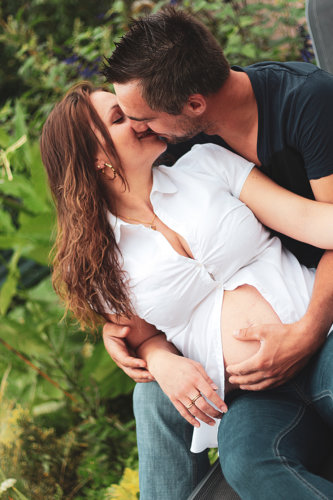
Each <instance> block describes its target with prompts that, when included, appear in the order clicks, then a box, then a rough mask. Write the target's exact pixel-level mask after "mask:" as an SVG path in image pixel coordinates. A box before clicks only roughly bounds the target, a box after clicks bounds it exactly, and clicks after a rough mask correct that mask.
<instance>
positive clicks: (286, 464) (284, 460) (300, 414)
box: [274, 407, 329, 500]
mask: <svg viewBox="0 0 333 500" xmlns="http://www.w3.org/2000/svg"><path fill="white" fill-rule="evenodd" d="M305 410H306V408H305V407H304V408H300V410H299V412H298V415H297V416H296V417H295V419H294V421H293V422H292V423H291V424H290V425H289V426H288V427H287V428H286V429H285V430H284V431H281V432H280V434H279V435H278V437H277V438H276V441H275V444H274V452H275V455H276V456H277V457H278V458H279V459H280V460H281V463H282V465H283V466H284V467H285V468H286V469H287V470H288V471H289V472H291V474H293V475H294V476H296V477H297V478H298V479H299V480H300V481H301V482H302V483H303V484H304V486H305V487H307V488H308V489H309V490H310V491H311V492H312V493H315V494H316V495H317V496H318V498H321V499H322V500H329V499H328V497H326V496H325V495H323V494H322V493H321V492H320V491H318V490H317V488H315V487H314V486H312V485H311V484H310V483H308V482H307V481H306V479H304V478H303V477H302V476H301V475H300V474H299V473H298V472H297V471H295V470H294V468H293V467H292V465H291V464H290V463H289V461H288V459H287V458H286V457H285V456H283V455H281V454H280V452H279V445H280V442H281V440H282V439H283V438H284V437H285V436H286V435H287V434H288V432H290V431H291V430H292V429H293V428H295V427H296V426H297V424H298V423H299V422H300V421H301V419H302V417H303V415H304V413H305Z"/></svg>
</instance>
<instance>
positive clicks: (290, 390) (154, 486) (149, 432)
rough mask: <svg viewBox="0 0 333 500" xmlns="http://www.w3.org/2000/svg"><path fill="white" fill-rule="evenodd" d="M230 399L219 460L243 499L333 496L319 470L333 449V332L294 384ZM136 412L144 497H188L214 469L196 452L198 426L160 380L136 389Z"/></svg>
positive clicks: (174, 499)
mask: <svg viewBox="0 0 333 500" xmlns="http://www.w3.org/2000/svg"><path fill="white" fill-rule="evenodd" d="M227 403H228V406H229V411H228V412H227V413H226V414H225V415H224V417H223V419H222V421H221V424H220V427H219V452H220V461H221V466H222V470H223V473H224V475H225V477H226V479H227V481H228V482H229V483H230V484H231V486H232V487H233V488H234V490H235V491H237V493H238V494H239V496H240V497H241V498H242V500H248V499H249V500H250V499H255V500H267V499H268V498H269V499H270V500H275V499H281V500H285V499H288V500H308V499H309V500H310V499H311V500H313V499H317V498H318V499H319V498H320V499H327V500H329V499H333V483H331V482H329V481H327V480H325V479H322V478H321V477H319V476H318V475H317V474H316V472H317V471H318V469H319V467H320V465H321V463H322V461H323V460H324V459H325V458H326V455H327V454H328V453H329V451H332V438H331V436H330V434H331V433H332V429H333V334H332V335H330V337H329V338H328V340H327V341H326V343H325V345H324V346H323V348H322V349H321V350H320V351H319V352H318V353H317V354H316V355H315V356H314V357H313V358H312V360H311V361H310V362H309V363H308V365H307V366H306V367H305V368H304V369H303V370H302V372H301V373H300V374H298V375H297V376H296V377H295V378H294V379H292V381H290V382H288V383H287V384H285V385H283V386H281V387H279V388H276V389H272V390H267V391H261V392H250V391H235V392H234V393H231V394H230V395H229V396H228V398H227ZM134 409H135V416H136V420H137V432H138V448H139V461H140V466H139V469H140V491H141V497H140V498H141V500H155V499H156V498H159V499H163V500H164V499H165V500H166V499H168V500H185V499H186V498H187V496H188V495H189V494H190V493H191V491H192V490H193V487H194V486H195V483H196V482H197V481H198V480H200V477H201V476H202V475H203V474H204V473H205V472H206V470H207V456H206V454H205V453H201V454H198V455H193V454H192V453H190V451H189V448H190V442H191V434H192V432H191V431H192V429H191V426H190V425H189V424H187V422H186V421H185V420H184V419H182V417H180V415H178V413H177V411H176V410H175V409H174V407H173V406H172V404H171V403H170V402H169V401H168V399H167V398H166V397H165V396H164V395H163V393H162V391H161V390H160V389H159V388H158V386H157V385H156V384H139V385H138V386H137V388H136V391H135V397H134ZM200 472H201V474H200Z"/></svg>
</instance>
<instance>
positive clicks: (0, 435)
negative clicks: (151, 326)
mask: <svg viewBox="0 0 333 500" xmlns="http://www.w3.org/2000/svg"><path fill="white" fill-rule="evenodd" d="M168 3H169V2H165V1H164V2H153V1H152V0H139V1H138V0H136V1H133V0H115V1H111V2H110V1H109V0H101V1H99V2H91V1H88V0H80V2H79V1H78V0H31V1H30V2H26V3H23V4H22V2H21V1H19V0H11V1H10V2H8V1H7V2H6V1H4V2H2V3H1V4H0V50H1V56H2V57H1V62H2V64H1V68H0V96H1V98H0V99H1V100H0V321H1V331H0V374H2V381H1V385H0V493H1V494H2V497H1V498H4V499H6V498H8V499H9V498H14V499H15V500H16V499H23V498H27V499H29V500H30V499H32V498H33V499H34V500H35V499H36V500H38V499H45V498H52V499H54V500H56V499H68V500H69V499H72V498H77V499H82V500H83V499H91V500H95V499H96V498H101V499H103V498H104V499H105V500H106V499H110V500H111V499H117V498H118V499H119V500H120V499H124V500H125V498H126V500H129V499H130V498H136V497H137V490H138V485H137V473H136V468H137V450H136V445H135V430H134V421H133V415H132V413H131V392H132V389H133V382H132V381H131V380H130V379H129V378H128V377H126V375H124V373H123V372H121V371H120V370H119V369H118V368H117V367H116V366H115V364H114V363H113V362H112V361H111V360H110V358H109V356H108V354H107V353H106V351H105V349H104V346H103V343H102V341H101V338H100V335H99V334H98V335H97V336H96V340H93V338H90V337H89V336H88V338H87V337H86V335H85V334H83V332H82V331H80V330H79V328H78V326H77V325H76V324H75V323H74V322H73V321H71V320H70V319H68V320H62V317H63V313H64V310H63V307H62V305H61V304H60V303H59V301H58V299H57V297H56V296H55V294H54V292H53V290H52V285H51V280H50V277H49V273H48V270H47V265H48V260H49V257H48V256H49V252H50V249H51V246H52V244H53V231H52V229H53V227H54V224H55V211H54V207H53V203H52V200H51V197H50V194H49V191H48V189H47V186H46V178H45V172H44V169H43V166H42V162H41V159H40V153H39V143H38V138H39V135H40V131H41V127H42V124H43V122H44V121H45V118H46V116H47V114H48V113H49V111H50V110H51V108H52V106H53V105H54V103H55V102H56V101H57V100H58V99H59V98H60V97H61V96H62V95H63V94H64V93H65V92H66V90H67V89H68V88H69V87H70V86H71V85H72V84H73V83H75V82H77V81H78V80H82V79H89V80H93V81H94V82H95V83H101V81H102V80H101V77H100V75H99V71H98V70H99V66H100V65H101V62H102V57H103V55H106V56H107V55H108V54H110V52H111V50H112V48H113V46H114V43H115V42H116V40H117V39H118V38H119V37H120V36H121V35H122V33H123V32H124V30H125V29H126V27H127V25H128V21H129V17H130V16H134V17H135V16H138V15H139V14H142V13H145V12H150V11H153V10H156V9H158V8H160V7H161V6H162V5H167V4H168ZM299 4H300V2H299V1H298V0H288V1H286V0H265V1H264V2H256V1H254V0H253V1H249V0H248V1H247V0H229V1H221V0H207V1H203V0H183V2H179V6H180V7H184V8H189V9H190V10H192V12H193V13H194V14H197V15H198V16H199V19H201V20H202V21H203V22H204V23H206V24H207V25H208V27H209V28H210V29H211V31H212V32H213V33H214V35H215V36H216V37H217V39H218V40H219V41H220V43H221V44H222V46H223V47H224V50H225V53H226V55H227V57H228V58H229V60H230V62H231V64H241V65H246V64H251V63H252V62H255V61H260V60H265V59H266V60H267V59H273V60H288V59H289V60H290V59H300V58H301V50H302V48H303V40H302V39H301V38H300V36H299V34H298V31H297V26H298V24H300V23H304V21H303V20H302V19H303V16H304V8H303V6H302V5H301V7H300V6H299ZM27 269H29V270H30V271H29V276H27ZM18 402H20V404H18ZM215 454H216V453H215V452H214V451H212V452H211V459H212V460H213V459H214V457H215ZM125 468H127V469H126V470H125ZM124 470H125V474H124V478H123V480H122V481H121V483H120V484H119V486H117V483H118V482H119V481H120V479H121V477H122V475H123V472H124ZM11 479H12V480H13V481H10V480H11ZM7 480H8V481H9V482H8V481H7ZM15 481H16V482H15ZM1 488H3V491H2V489H1Z"/></svg>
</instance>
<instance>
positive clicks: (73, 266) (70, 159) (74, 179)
mask: <svg viewBox="0 0 333 500" xmlns="http://www.w3.org/2000/svg"><path fill="white" fill-rule="evenodd" d="M97 90H107V89H104V88H103V89H100V88H94V87H93V86H92V85H91V84H90V83H88V82H83V83H81V84H78V85H76V86H75V87H73V88H72V89H71V90H70V91H69V92H68V93H67V94H66V95H65V97H64V98H63V99H62V101H61V102H59V103H58V104H56V106H55V107H54V109H53V111H52V112H51V113H50V115H49V117H48V119H47V120H46V122H45V125H44V127H43V131H42V136H41V154H42V160H43V163H44V165H45V168H46V171H47V175H48V180H49V184H50V188H51V191H52V194H53V197H54V200H55V204H56V208H57V219H58V224H57V229H58V232H57V239H56V243H55V258H54V262H53V265H54V269H53V285H54V288H55V290H56V292H57V293H58V294H59V295H60V297H61V298H62V299H63V300H64V301H65V304H66V306H67V309H70V310H71V311H72V312H73V313H74V315H75V316H76V317H77V319H78V320H79V321H80V323H81V324H82V325H83V326H84V325H87V324H92V325H96V322H97V321H98V319H97V317H96V313H98V314H100V315H103V314H104V305H105V304H106V305H107V306H108V307H109V308H111V309H112V310H113V311H114V313H116V314H120V315H125V316H128V317H129V316H130V315H131V305H130V301H129V298H128V293H127V289H126V277H125V275H124V273H123V271H122V269H121V267H120V265H119V261H118V257H119V249H118V247H117V243H116V240H115V236H114V233H113V231H112V228H111V227H110V224H109V222H108V220H107V210H108V208H109V207H108V205H107V203H106V197H105V193H104V191H103V186H102V183H101V182H99V178H98V176H99V175H101V174H100V173H98V172H97V171H96V169H95V162H96V157H97V156H96V155H97V151H98V148H99V147H104V151H105V153H106V154H107V155H108V156H110V155H111V156H112V157H113V158H116V159H118V156H117V154H116V151H115V148H114V145H113V143H112V140H111V138H110V135H109V133H108V131H107V129H106V127H105V126H104V124H103V122H102V120H101V119H100V117H99V115H98V114H97V112H96V111H95V109H94V107H93V106H92V104H91V101H90V95H91V94H92V93H93V92H95V91H97ZM94 129H95V130H96V129H97V130H98V131H99V132H100V134H101V137H102V142H101V141H99V140H98V138H97V136H96V134H95V132H94ZM102 143H103V144H102ZM118 163H119V162H118ZM118 163H117V170H118V172H119V175H120V177H121V178H122V180H123V182H124V184H126V180H125V178H124V175H123V173H122V169H121V165H120V164H118Z"/></svg>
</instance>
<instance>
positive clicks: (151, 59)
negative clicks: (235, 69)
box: [103, 7, 230, 115]
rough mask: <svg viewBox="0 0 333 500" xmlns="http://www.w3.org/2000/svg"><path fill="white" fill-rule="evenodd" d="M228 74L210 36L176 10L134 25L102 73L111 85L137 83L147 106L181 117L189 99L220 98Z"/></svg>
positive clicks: (132, 24) (137, 21) (215, 42)
mask: <svg viewBox="0 0 333 500" xmlns="http://www.w3.org/2000/svg"><path fill="white" fill-rule="evenodd" d="M229 73H230V66H229V63H228V61H227V60H226V58H225V57H224V54H223V52H222V49H221V47H220V46H219V44H218V42H217V40H216V39H215V38H214V37H213V35H212V34H211V33H210V31H209V30H208V29H207V28H206V27H205V26H204V25H203V24H201V23H200V22H199V21H197V20H196V19H195V18H194V17H193V16H191V15H190V14H188V13H186V12H184V11H182V10H175V9H174V8H172V7H168V8H166V9H164V10H161V11H159V12H157V13H155V14H151V15H148V16H146V17H143V18H140V19H138V20H135V21H133V22H132V23H131V25H130V29H129V31H128V32H127V33H126V34H125V35H124V36H123V37H122V38H121V40H120V41H119V42H118V43H116V49H115V50H114V52H113V53H112V55H111V57H110V58H109V59H106V62H105V64H104V69H103V74H104V76H105V77H106V79H107V81H109V82H112V83H120V84H121V83H128V82H130V81H132V80H139V82H140V85H141V87H142V96H143V98H144V99H145V101H146V102H147V103H148V105H149V106H150V107H151V108H152V109H153V110H156V111H165V112H167V113H169V114H174V115H177V114H180V113H181V111H182V109H183V107H184V105H185V104H186V102H187V100H188V97H189V96H190V95H192V94H196V93H199V94H202V95H204V96H208V95H210V94H213V93H215V92H217V91H218V90H219V89H220V88H221V86H222V85H223V83H224V82H225V80H226V79H227V78H228V76H229Z"/></svg>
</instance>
